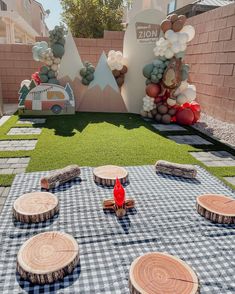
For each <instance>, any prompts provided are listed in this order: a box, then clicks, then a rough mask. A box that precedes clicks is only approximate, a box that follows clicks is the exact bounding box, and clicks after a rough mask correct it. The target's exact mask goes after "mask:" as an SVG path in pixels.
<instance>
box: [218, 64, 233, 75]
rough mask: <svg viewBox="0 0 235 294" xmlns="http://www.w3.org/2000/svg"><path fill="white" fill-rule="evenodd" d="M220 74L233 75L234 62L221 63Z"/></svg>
mask: <svg viewBox="0 0 235 294" xmlns="http://www.w3.org/2000/svg"><path fill="white" fill-rule="evenodd" d="M219 72H220V74H221V75H225V76H231V75H232V73H233V64H221V65H220V71H219Z"/></svg>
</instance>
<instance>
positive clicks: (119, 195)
mask: <svg viewBox="0 0 235 294" xmlns="http://www.w3.org/2000/svg"><path fill="white" fill-rule="evenodd" d="M113 196H114V202H115V205H116V206H117V207H122V206H123V205H124V203H125V190H124V188H123V187H122V184H121V183H120V181H119V179H118V178H117V179H116V184H115V186H114V189H113Z"/></svg>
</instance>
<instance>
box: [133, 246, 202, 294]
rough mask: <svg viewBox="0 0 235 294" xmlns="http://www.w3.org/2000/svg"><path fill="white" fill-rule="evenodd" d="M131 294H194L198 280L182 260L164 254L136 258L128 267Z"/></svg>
mask: <svg viewBox="0 0 235 294" xmlns="http://www.w3.org/2000/svg"><path fill="white" fill-rule="evenodd" d="M129 289H130V293H131V294H158V293H159V294H160V293H164V294H196V293H199V283H198V278H197V276H196V274H195V273H194V271H193V270H192V269H191V268H190V267H189V266H188V265H187V264H186V263H185V262H183V261H182V260H180V259H178V258H176V257H174V256H171V255H168V254H165V253H157V252H156V253H148V254H145V255H143V256H140V257H138V258H137V259H136V260H134V262H133V263H132V265H131V267H130V275H129Z"/></svg>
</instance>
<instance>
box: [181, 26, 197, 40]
mask: <svg viewBox="0 0 235 294" xmlns="http://www.w3.org/2000/svg"><path fill="white" fill-rule="evenodd" d="M180 33H186V34H187V35H188V37H189V38H188V42H190V41H192V39H193V38H194V37H195V33H196V32H195V29H194V27H193V26H191V25H186V26H184V27H183V28H182V30H181V31H180Z"/></svg>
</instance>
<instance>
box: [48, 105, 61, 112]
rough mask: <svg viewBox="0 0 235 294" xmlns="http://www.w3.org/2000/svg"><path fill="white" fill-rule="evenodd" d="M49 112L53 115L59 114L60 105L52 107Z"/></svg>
mask: <svg viewBox="0 0 235 294" xmlns="http://www.w3.org/2000/svg"><path fill="white" fill-rule="evenodd" d="M51 111H52V112H53V113H55V114H59V113H61V111H62V107H61V106H60V105H53V106H52V108H51Z"/></svg>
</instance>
